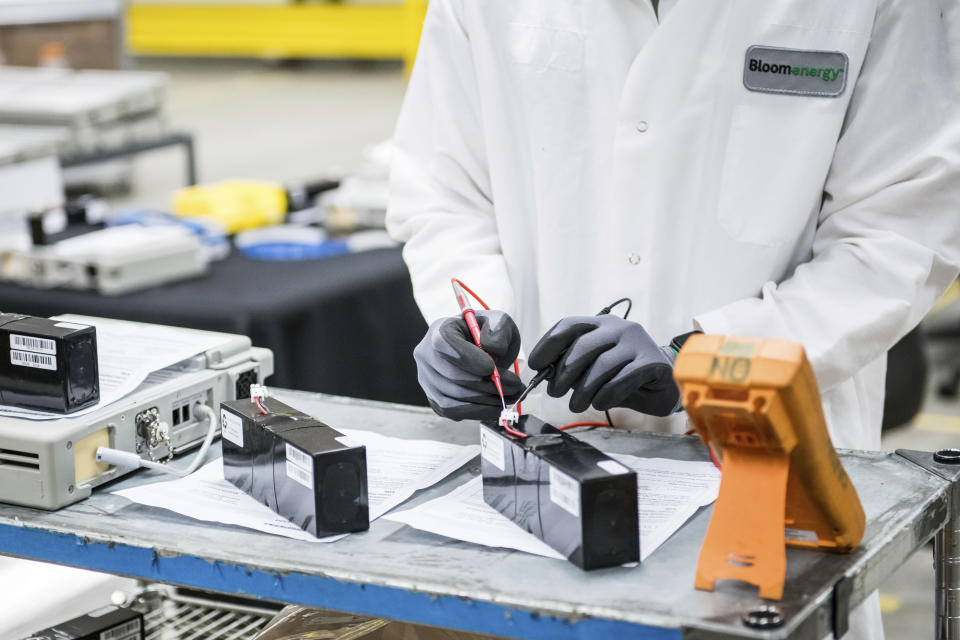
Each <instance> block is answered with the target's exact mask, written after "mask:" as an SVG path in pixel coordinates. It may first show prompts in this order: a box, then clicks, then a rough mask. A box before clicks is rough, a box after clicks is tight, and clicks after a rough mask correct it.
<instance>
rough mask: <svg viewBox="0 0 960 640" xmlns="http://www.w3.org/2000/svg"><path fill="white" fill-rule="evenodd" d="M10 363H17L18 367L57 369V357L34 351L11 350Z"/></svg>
mask: <svg viewBox="0 0 960 640" xmlns="http://www.w3.org/2000/svg"><path fill="white" fill-rule="evenodd" d="M10 364H15V365H17V366H18V367H33V368H34V369H49V370H50V371H56V370H57V359H56V358H55V357H53V356H48V355H44V354H42V353H34V352H32V351H11V352H10Z"/></svg>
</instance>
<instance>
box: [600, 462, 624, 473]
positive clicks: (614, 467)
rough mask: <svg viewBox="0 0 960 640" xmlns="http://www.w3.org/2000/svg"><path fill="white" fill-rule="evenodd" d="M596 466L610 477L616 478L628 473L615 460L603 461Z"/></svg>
mask: <svg viewBox="0 0 960 640" xmlns="http://www.w3.org/2000/svg"><path fill="white" fill-rule="evenodd" d="M597 466H598V467H600V468H601V469H603V470H604V471H606V472H607V473H609V474H611V475H615V476H618V475H620V474H622V473H630V469H627V468H626V467H625V466H623V465H622V464H620V463H619V462H617V461H616V460H603V461H601V462H598V463H597Z"/></svg>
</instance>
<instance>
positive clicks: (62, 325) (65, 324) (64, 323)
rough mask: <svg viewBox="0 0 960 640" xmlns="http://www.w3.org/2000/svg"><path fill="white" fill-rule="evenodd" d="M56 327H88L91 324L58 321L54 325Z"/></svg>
mask: <svg viewBox="0 0 960 640" xmlns="http://www.w3.org/2000/svg"><path fill="white" fill-rule="evenodd" d="M53 326H55V327H60V328H61V329H86V328H87V327H89V326H90V325H88V324H74V323H73V322H58V323H57V324H55V325H53Z"/></svg>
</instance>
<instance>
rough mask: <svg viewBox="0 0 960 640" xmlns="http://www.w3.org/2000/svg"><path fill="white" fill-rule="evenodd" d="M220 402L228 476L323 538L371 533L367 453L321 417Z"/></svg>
mask: <svg viewBox="0 0 960 640" xmlns="http://www.w3.org/2000/svg"><path fill="white" fill-rule="evenodd" d="M260 403H261V404H262V405H263V406H264V408H265V409H266V410H267V412H268V413H266V414H263V413H262V412H261V411H260V409H259V407H257V405H256V403H255V402H254V401H252V400H250V399H245V400H232V401H230V402H223V403H221V404H220V420H221V422H220V426H221V435H222V439H223V476H224V478H226V479H227V480H228V481H229V482H231V483H233V484H234V485H236V486H237V487H239V488H240V489H242V490H243V491H245V492H246V493H248V494H250V495H251V496H253V497H254V498H256V499H257V500H259V501H260V502H262V503H263V504H265V505H267V506H268V507H270V508H271V509H273V511H275V512H276V513H278V514H280V515H281V516H283V517H284V518H286V519H288V520H290V521H291V522H293V523H294V524H296V525H297V526H298V527H300V528H301V529H303V530H304V531H308V532H309V533H312V534H313V535H315V536H317V537H318V538H322V537H324V536H330V535H335V534H340V533H352V532H354V531H365V530H366V529H368V528H370V514H369V499H368V495H367V450H366V447H363V446H354V445H352V444H351V443H350V442H349V441H348V440H347V439H346V436H344V435H343V434H342V433H340V432H339V431H337V430H336V429H334V428H333V427H330V426H328V425H326V424H324V423H322V422H320V421H319V420H317V419H316V418H313V417H311V416H309V415H307V414H305V413H302V412H300V411H297V410H296V409H294V408H292V407H290V406H288V405H286V404H284V403H282V402H280V401H279V400H276V399H274V398H262V399H261V400H260Z"/></svg>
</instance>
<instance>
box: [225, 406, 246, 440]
mask: <svg viewBox="0 0 960 640" xmlns="http://www.w3.org/2000/svg"><path fill="white" fill-rule="evenodd" d="M220 434H221V435H222V436H223V437H224V439H226V440H229V441H230V442H232V443H233V444H235V445H237V446H238V447H241V448H242V447H243V420H241V419H240V416H237V415H234V414H232V413H230V412H229V411H226V410H225V409H221V410H220Z"/></svg>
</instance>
